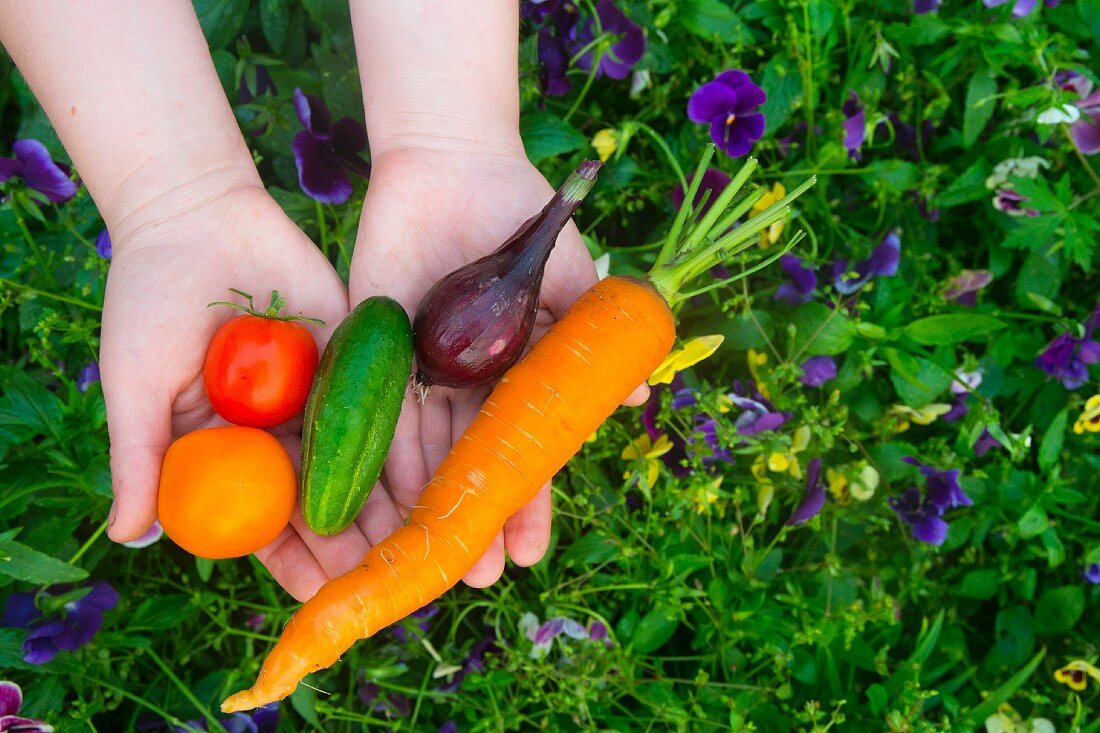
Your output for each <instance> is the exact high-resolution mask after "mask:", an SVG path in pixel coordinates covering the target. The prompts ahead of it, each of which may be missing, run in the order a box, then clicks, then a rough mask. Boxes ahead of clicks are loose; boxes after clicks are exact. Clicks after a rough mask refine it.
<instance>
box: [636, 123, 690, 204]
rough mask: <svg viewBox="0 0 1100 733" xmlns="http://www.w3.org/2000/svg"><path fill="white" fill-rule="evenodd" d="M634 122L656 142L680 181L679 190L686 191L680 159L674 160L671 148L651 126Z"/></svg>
mask: <svg viewBox="0 0 1100 733" xmlns="http://www.w3.org/2000/svg"><path fill="white" fill-rule="evenodd" d="M634 124H635V125H637V127H638V129H639V130H641V131H642V132H644V133H645V134H646V135H649V137H650V138H652V140H653V142H654V143H656V144H657V147H659V148H660V149H661V151H662V152H663V153H664V154H665V157H666V158H667V159H668V162H669V164H670V165H671V166H672V170H673V172H675V173H676V178H678V179H679V181H680V190H681V191H687V190H688V183H687V178H685V177H684V169H683V168H682V167H681V166H680V161H678V160H676V156H675V155H673V154H672V149H671V148H669V147H668V143H666V142H665V139H664V138H663V137H661V136H660V135H658V134H657V131H656V130H654V129H653V128H652V127H650V126H649V125H647V124H645V123H644V122H635V123H634Z"/></svg>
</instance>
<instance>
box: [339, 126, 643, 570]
mask: <svg viewBox="0 0 1100 733" xmlns="http://www.w3.org/2000/svg"><path fill="white" fill-rule="evenodd" d="M553 193H554V189H553V188H552V187H551V186H550V184H548V183H547V182H546V179H544V178H543V177H542V175H541V174H540V173H539V172H538V170H536V169H535V167H534V166H532V165H531V163H530V162H529V161H528V160H527V158H526V156H524V154H523V151H522V150H521V149H520V150H517V151H515V152H502V151H493V152H491V153H478V152H473V151H463V152H454V151H443V150H419V149H408V148H404V149H395V150H391V151H387V152H385V153H384V154H383V155H381V156H379V157H376V158H375V159H374V160H373V170H372V173H371V182H370V187H369V189H368V191H367V196H366V200H365V202H364V205H363V215H362V218H361V220H360V223H359V233H358V237H357V239H356V242H357V246H356V248H355V254H354V256H353V258H352V263H351V276H350V288H349V294H350V302H351V305H352V307H354V306H355V305H356V304H358V303H359V302H361V301H362V300H364V299H365V298H367V297H370V296H372V295H378V294H386V295H389V296H390V297H393V298H395V299H396V300H397V301H398V302H400V303H401V304H402V305H403V306H404V307H405V309H406V310H407V311H408V312H409V315H410V318H411V317H412V316H413V315H415V313H416V309H417V306H418V304H419V303H420V300H421V299H422V298H423V297H424V295H425V294H426V293H427V291H428V289H429V288H431V286H432V285H433V284H434V283H435V282H436V281H437V280H439V279H440V278H442V277H444V276H445V275H447V274H449V273H450V272H452V271H453V270H456V269H457V268H459V267H461V266H463V265H465V264H467V263H468V262H471V261H473V260H475V259H477V258H479V257H482V256H483V255H486V254H488V253H489V252H491V251H492V250H494V249H496V248H497V247H498V246H499V245H500V244H502V243H503V242H504V241H505V240H506V239H507V238H508V237H509V236H511V235H512V234H513V233H514V232H515V230H516V229H517V228H518V227H519V225H520V224H522V223H523V222H524V221H526V220H527V219H528V218H530V217H531V216H533V215H534V214H537V213H538V212H539V211H541V210H542V208H543V206H545V205H546V203H547V202H548V201H549V200H550V197H551V196H552V195H553ZM595 282H596V270H595V267H594V266H593V264H592V259H591V257H590V256H589V254H588V250H587V249H586V247H585V245H584V242H583V241H582V239H581V236H580V232H579V231H578V230H577V228H576V226H575V225H574V224H573V223H572V222H570V223H569V224H567V225H566V227H565V229H563V230H562V232H561V234H560V235H559V236H558V241H557V245H556V246H555V247H554V250H553V252H552V253H551V255H550V260H549V262H548V263H547V266H546V275H545V277H544V279H543V283H542V292H541V298H540V303H539V311H538V315H537V317H536V320H535V329H534V333H533V334H532V341H534V340H537V339H538V338H539V337H541V336H542V334H543V333H545V332H546V330H547V329H548V328H549V327H550V326H551V324H553V323H554V322H555V321H556V320H557V319H558V318H560V317H561V316H562V315H564V314H565V311H566V310H567V309H568V308H569V306H570V305H571V304H572V303H573V301H574V300H576V299H577V298H578V297H579V296H580V295H581V293H583V292H584V291H585V290H587V289H588V288H589V287H591V286H592V285H593V284H595ZM488 394H489V387H483V388H479V389H473V390H456V389H449V388H445V387H438V386H436V387H433V388H432V389H431V392H430V394H429V396H428V398H427V399H426V400H425V401H424V403H423V404H420V403H418V401H417V398H416V397H415V395H414V394H413V392H412V390H411V389H410V390H409V391H408V392H406V395H405V402H404V405H403V406H402V412H401V418H400V419H399V421H398V423H397V432H396V435H395V437H394V441H393V445H392V447H391V449H390V455H389V457H388V458H387V460H386V465H385V468H384V471H383V474H382V484H383V487H384V489H385V491H378V490H376V491H374V492H373V493H372V494H371V496H370V498H369V499H368V501H367V505H366V507H365V508H364V511H363V513H362V514H360V516H359V518H358V520H357V521H358V523H359V525H360V528H361V529H362V531H363V533H364V535H365V536H366V538H367V540H368V541H369V542H371V543H372V544H373V543H375V542H378V541H380V540H382V539H383V538H384V537H386V536H387V535H388V534H389V533H390V532H392V531H393V530H394V529H396V528H397V527H399V526H401V525H402V524H403V523H404V517H405V516H407V514H408V511H409V507H411V506H413V505H415V504H416V500H417V497H418V496H419V495H420V491H421V489H422V488H423V487H424V485H425V484H426V483H427V482H428V480H429V479H430V478H431V475H432V473H433V472H434V471H435V469H436V467H437V466H438V465H439V463H440V462H441V461H442V460H443V458H444V456H446V455H447V453H448V452H449V451H450V449H451V446H452V445H453V444H454V443H455V441H456V440H458V438H459V436H461V435H462V432H463V431H464V430H465V429H466V427H467V426H468V425H469V424H470V422H471V421H472V420H473V419H474V416H475V415H476V414H477V412H478V410H479V409H480V407H481V403H482V402H483V401H484V400H485V398H486V397H487V396H488ZM647 395H648V388H646V387H645V385H642V386H640V387H639V388H638V389H637V390H635V392H634V393H633V394H632V395H631V397H630V398H629V399H628V400H627V404H641V403H642V402H644V401H645V399H646V397H647ZM549 540H550V486H549V485H546V486H544V487H542V489H541V491H539V493H538V495H537V496H536V497H535V499H534V500H533V501H532V502H531V503H530V504H528V505H527V506H525V507H524V508H523V509H521V510H520V511H519V512H517V513H516V514H515V515H514V516H513V517H512V518H511V519H510V520H509V521H508V523H507V524H506V525H505V527H504V531H503V533H502V534H501V535H500V536H498V537H497V539H496V540H495V541H494V543H493V545H492V546H491V547H490V548H489V550H488V551H487V552H486V553H485V555H484V556H483V557H482V558H481V559H480V560H479V561H478V562H477V564H476V565H474V567H473V568H472V569H471V570H470V572H468V573H467V574H466V576H465V577H464V578H463V580H464V581H465V582H466V584H467V585H471V586H475V587H484V586H487V585H491V584H492V583H493V582H495V581H496V580H497V579H498V578H499V577H500V575H501V573H502V572H503V570H504V553H505V551H507V553H508V556H509V557H511V558H512V560H513V562H515V563H516V564H517V565H523V566H527V565H533V564H534V563H536V562H538V561H539V560H540V559H541V558H542V556H543V554H544V553H545V552H546V548H547V545H548V543H549Z"/></svg>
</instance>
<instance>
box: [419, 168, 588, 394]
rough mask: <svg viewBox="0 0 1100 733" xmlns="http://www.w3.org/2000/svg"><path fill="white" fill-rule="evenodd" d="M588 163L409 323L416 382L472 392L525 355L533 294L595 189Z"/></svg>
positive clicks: (451, 278) (448, 280) (444, 283)
mask: <svg viewBox="0 0 1100 733" xmlns="http://www.w3.org/2000/svg"><path fill="white" fill-rule="evenodd" d="M599 168H600V163H599V161H595V160H588V161H585V162H584V163H582V164H581V165H580V167H579V168H577V170H576V171H575V172H574V173H573V174H572V175H570V176H569V178H568V179H567V180H566V181H565V183H564V184H562V187H561V188H560V189H558V191H557V193H555V194H554V196H553V198H551V199H550V203H548V204H547V205H546V207H545V208H544V209H543V210H542V212H541V213H539V214H537V215H535V216H533V217H531V218H530V219H528V220H527V221H526V222H524V223H523V225H522V226H520V228H519V229H518V230H517V231H516V233H515V234H513V235H512V236H511V237H509V238H508V240H507V241H506V242H505V243H504V244H502V245H501V246H500V247H498V248H497V249H496V250H495V251H493V252H492V253H491V254H488V255H486V256H485V257H482V258H481V259H479V260H475V261H474V262H471V263H470V264H468V265H465V266H463V267H461V268H459V269H457V270H455V271H454V272H452V273H451V274H449V275H447V276H446V277H444V278H443V279H442V280H440V281H438V282H437V283H436V284H435V285H433V286H432V288H431V290H429V291H428V293H427V295H425V296H424V299H423V300H422V301H421V302H420V307H419V308H417V311H416V318H415V319H414V320H413V334H414V339H415V344H416V362H417V372H416V382H417V386H418V389H419V390H420V391H421V394H422V395H423V394H424V392H425V391H426V390H427V388H428V387H429V386H430V385H433V384H438V385H442V386H444V387H463V388H469V387H476V386H478V385H481V384H486V383H488V382H491V381H493V380H494V379H496V378H497V377H499V376H500V375H501V374H503V373H504V372H505V371H506V370H507V369H508V367H510V366H512V364H514V363H515V362H516V360H517V359H519V357H520V354H522V353H523V348H524V346H526V345H527V339H528V338H530V336H531V329H532V328H533V327H534V325H535V315H536V314H537V312H538V307H539V288H540V286H541V285H542V275H543V272H544V271H545V270H546V261H547V259H549V257H550V251H551V250H552V249H553V247H554V244H555V242H557V238H558V233H559V232H560V231H561V230H562V227H564V226H565V224H566V222H568V221H569V217H571V216H572V215H573V212H574V211H576V209H577V206H579V205H580V203H581V201H582V200H583V199H584V197H585V196H586V195H587V194H588V192H589V191H590V190H591V189H592V186H593V185H595V183H596V172H597V171H598V170H599Z"/></svg>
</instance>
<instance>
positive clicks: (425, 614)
mask: <svg viewBox="0 0 1100 733" xmlns="http://www.w3.org/2000/svg"><path fill="white" fill-rule="evenodd" d="M438 613H439V606H437V605H435V604H434V603H429V604H428V605H426V606H424V608H421V609H420V610H417V611H413V612H412V613H411V614H410V615H409V618H410V619H419V620H418V621H417V623H416V630H406V628H405V627H404V626H394V627H393V635H394V636H395V637H396V638H397V640H398V641H399V642H401V643H402V644H407V643H408V642H409V640H410V639H419V638H420V635H421V634H427V633H428V631H429V630H431V628H432V625H431V622H430V621H428V619H430V618H431V617H432V616H435V615H436V614H438ZM418 631H419V633H418ZM410 634H411V636H410Z"/></svg>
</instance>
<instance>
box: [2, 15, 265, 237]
mask: <svg viewBox="0 0 1100 733" xmlns="http://www.w3.org/2000/svg"><path fill="white" fill-rule="evenodd" d="M0 42H2V43H3V44H4V47H5V48H6V49H7V51H8V53H9V54H10V55H11V57H12V59H13V60H14V61H15V63H16V65H17V66H18V67H19V69H20V71H21V72H22V74H23V76H24V77H25V78H26V79H27V82H28V83H29V84H30V87H31V89H32V90H33V91H34V93H35V95H36V97H37V98H38V100H39V102H40V103H41V104H42V107H43V109H45V111H46V114H47V115H48V116H49V118H50V121H51V122H52V123H53V125H54V128H55V129H56V130H57V133H58V136H59V137H60V138H61V142H62V144H64V145H65V149H66V150H67V151H68V153H69V156H70V157H71V158H72V160H73V163H74V164H75V166H76V169H77V171H78V172H79V174H80V177H81V179H82V180H83V182H84V183H85V185H86V186H87V187H88V190H89V192H90V193H91V195H92V197H93V198H94V199H95V202H96V204H97V206H98V207H99V209H100V211H101V212H102V214H103V216H104V218H105V219H106V220H107V223H108V225H109V226H114V225H115V224H116V223H118V224H119V225H123V224H124V222H125V221H126V220H127V219H128V217H130V216H131V215H132V214H133V213H134V212H135V211H140V210H142V209H144V208H146V207H147V206H149V205H150V204H152V203H153V202H155V201H157V200H158V199H164V198H165V197H171V196H175V197H177V198H178V199H179V202H178V205H180V206H187V205H189V204H195V203H198V202H199V201H201V200H202V198H203V197H209V196H211V195H216V193H214V191H215V190H216V189H224V188H231V187H233V186H241V185H251V184H256V185H258V184H259V178H258V175H257V173H256V170H255V166H254V165H252V160H251V156H250V154H249V151H248V147H247V145H246V144H245V142H244V139H243V137H242V136H241V132H240V129H239V127H238V126H237V123H236V120H235V119H234V117H233V111H232V109H231V108H230V106H229V104H228V102H227V100H226V98H225V94H224V93H223V91H222V88H221V84H220V83H219V81H218V77H217V74H216V72H215V71H214V66H213V63H212V61H211V58H210V53H209V50H208V49H207V45H206V41H205V39H204V38H203V35H202V31H201V29H200V28H199V24H198V20H197V19H196V17H195V13H194V9H193V8H192V6H191V3H190V2H189V1H188V0H163V1H162V2H156V3H148V2H131V1H130V0H113V1H107V0H98V1H97V2H72V1H67V0H34V1H33V2H25V1H24V0H0Z"/></svg>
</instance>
